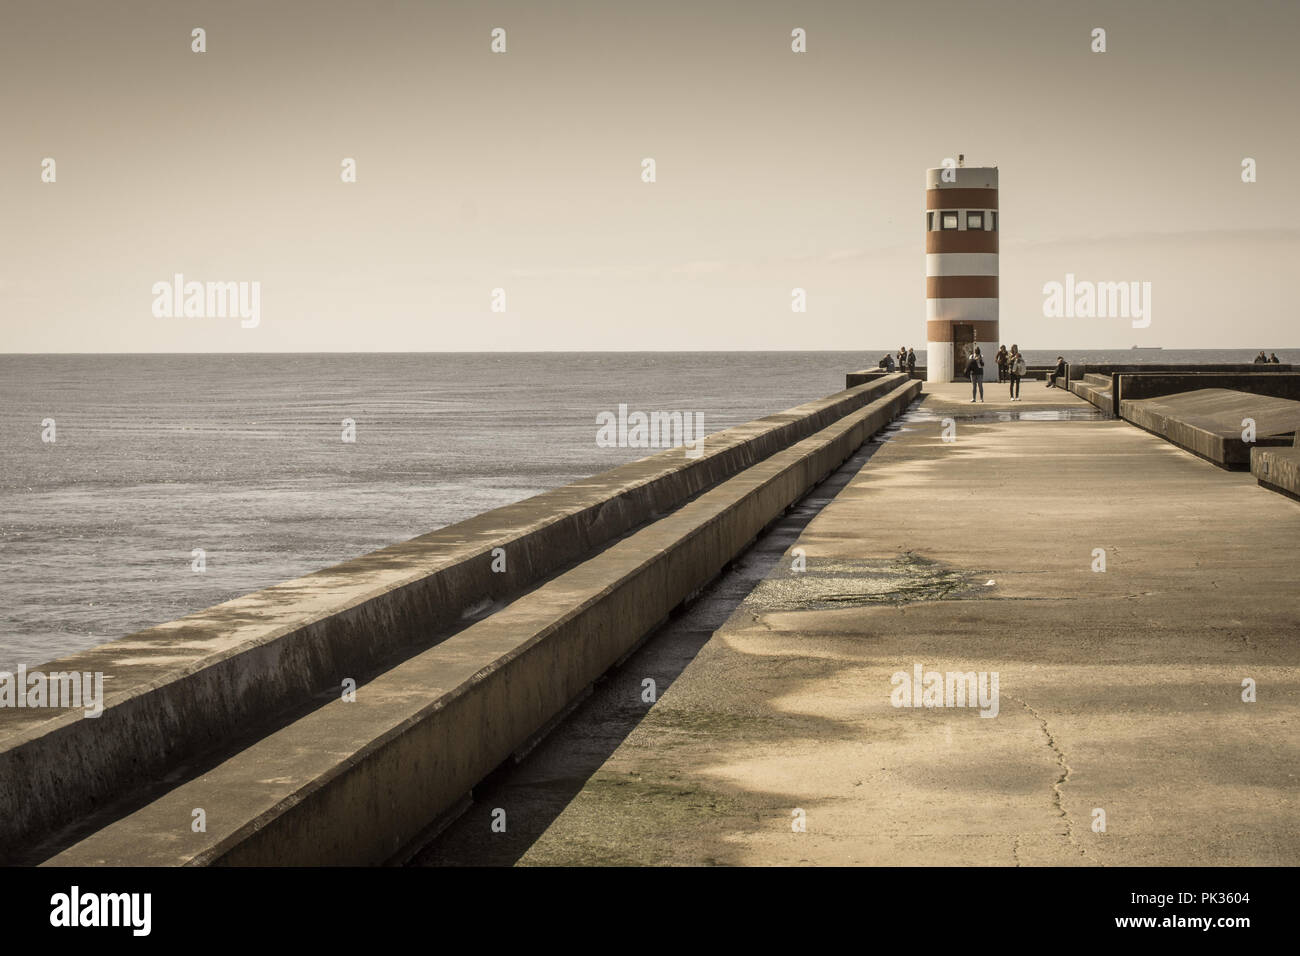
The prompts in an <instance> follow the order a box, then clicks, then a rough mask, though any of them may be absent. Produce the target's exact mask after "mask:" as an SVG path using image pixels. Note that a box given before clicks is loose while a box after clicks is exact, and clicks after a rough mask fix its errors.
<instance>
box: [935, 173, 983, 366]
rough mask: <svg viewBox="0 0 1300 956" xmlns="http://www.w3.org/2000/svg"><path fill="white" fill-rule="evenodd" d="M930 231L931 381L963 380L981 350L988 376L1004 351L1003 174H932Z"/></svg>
mask: <svg viewBox="0 0 1300 956" xmlns="http://www.w3.org/2000/svg"><path fill="white" fill-rule="evenodd" d="M925 227H926V231H925V307H926V313H925V320H926V321H925V365H926V379H927V380H928V381H931V382H951V381H952V380H953V379H954V378H957V377H960V375H961V373H962V371H963V370H964V369H965V367H966V358H967V356H969V355H970V352H971V350H972V349H973V348H974V347H975V346H976V345H979V346H981V349H980V351H981V352H982V353H983V355H984V361H985V363H986V364H987V365H988V366H990V368H988V369H986V371H985V374H986V375H988V374H990V372H991V371H992V368H991V366H992V364H993V354H992V353H993V352H996V351H997V346H998V169H997V167H996V166H965V165H958V166H945V167H940V168H938V169H930V170H927V171H926V175H925ZM990 346H992V347H991V348H990Z"/></svg>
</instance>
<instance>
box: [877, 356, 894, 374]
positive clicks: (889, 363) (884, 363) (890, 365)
mask: <svg viewBox="0 0 1300 956" xmlns="http://www.w3.org/2000/svg"><path fill="white" fill-rule="evenodd" d="M880 367H881V368H883V369H884V370H885V371H886V372H892V371H893V370H894V357H893V356H892V355H886V356H885V357H884V358H882V359H881V360H880Z"/></svg>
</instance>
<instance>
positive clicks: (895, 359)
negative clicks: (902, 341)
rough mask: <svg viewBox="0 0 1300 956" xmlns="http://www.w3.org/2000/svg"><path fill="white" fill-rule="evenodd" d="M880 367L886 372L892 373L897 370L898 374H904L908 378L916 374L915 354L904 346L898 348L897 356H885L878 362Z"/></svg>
mask: <svg viewBox="0 0 1300 956" xmlns="http://www.w3.org/2000/svg"><path fill="white" fill-rule="evenodd" d="M880 367H881V368H883V369H884V370H885V371H886V372H892V371H893V370H894V369H895V368H897V369H898V370H899V371H900V372H906V373H907V377H908V378H912V377H913V376H914V375H915V374H916V352H914V351H913V350H912V349H909V348H908V347H907V346H905V345H900V346H899V347H898V355H897V356H894V355H886V356H885V357H884V358H882V359H881V360H880Z"/></svg>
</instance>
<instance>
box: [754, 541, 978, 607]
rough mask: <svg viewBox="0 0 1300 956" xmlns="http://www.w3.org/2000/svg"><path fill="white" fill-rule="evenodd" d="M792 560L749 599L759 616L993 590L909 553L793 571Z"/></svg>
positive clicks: (968, 574)
mask: <svg viewBox="0 0 1300 956" xmlns="http://www.w3.org/2000/svg"><path fill="white" fill-rule="evenodd" d="M790 562H791V559H790V556H789V555H787V556H786V558H785V559H783V560H782V564H781V567H780V569H779V570H774V571H773V572H772V574H771V576H769V577H767V578H765V579H763V581H762V582H760V583H759V585H758V586H757V587H756V588H754V590H753V591H751V592H750V594H749V596H748V597H747V598H746V599H745V605H747V606H748V607H750V608H751V609H752V610H755V611H764V612H771V611H822V610H831V609H834V608H843V607H866V606H869V605H875V604H914V603H916V602H919V601H942V600H944V599H945V598H952V597H959V596H964V595H967V594H972V593H975V592H980V591H987V590H988V589H989V587H988V585H987V584H986V582H987V581H988V576H987V574H980V573H978V572H973V571H959V570H957V569H956V568H952V567H949V566H948V565H945V564H942V563H940V562H938V561H932V560H930V559H929V558H923V557H921V556H920V555H917V554H913V553H911V552H905V553H903V554H900V555H898V556H897V557H895V558H892V559H876V560H864V561H844V560H840V559H831V558H826V559H819V558H813V557H810V558H808V559H807V563H808V570H806V571H794V570H792V569H791V567H790Z"/></svg>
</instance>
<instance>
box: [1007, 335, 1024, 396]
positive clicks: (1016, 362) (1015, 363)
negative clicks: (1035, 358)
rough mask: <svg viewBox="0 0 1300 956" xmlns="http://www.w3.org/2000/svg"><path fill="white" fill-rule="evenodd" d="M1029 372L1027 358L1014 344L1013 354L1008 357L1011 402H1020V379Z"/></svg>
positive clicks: (1012, 346) (1012, 347)
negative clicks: (1026, 364) (1026, 363)
mask: <svg viewBox="0 0 1300 956" xmlns="http://www.w3.org/2000/svg"><path fill="white" fill-rule="evenodd" d="M1026 371H1027V369H1026V367H1025V357H1024V356H1023V355H1021V354H1020V346H1019V345H1016V344H1015V343H1012V345H1011V353H1010V354H1009V355H1008V356H1007V377H1008V378H1009V379H1010V380H1011V400H1012V401H1013V402H1018V401H1020V377H1021V376H1022V375H1024V374H1025V372H1026Z"/></svg>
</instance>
